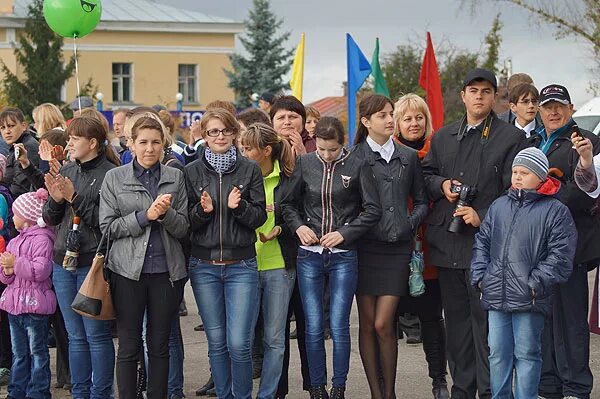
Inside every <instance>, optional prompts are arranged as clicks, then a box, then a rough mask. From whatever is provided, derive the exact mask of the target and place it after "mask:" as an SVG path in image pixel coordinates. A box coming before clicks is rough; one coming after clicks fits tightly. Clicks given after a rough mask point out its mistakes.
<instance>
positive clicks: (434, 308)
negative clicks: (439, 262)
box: [398, 279, 448, 387]
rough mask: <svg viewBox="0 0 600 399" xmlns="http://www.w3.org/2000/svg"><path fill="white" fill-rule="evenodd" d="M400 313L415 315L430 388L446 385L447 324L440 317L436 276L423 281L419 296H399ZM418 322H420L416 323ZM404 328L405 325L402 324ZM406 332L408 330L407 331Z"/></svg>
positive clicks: (440, 298)
mask: <svg viewBox="0 0 600 399" xmlns="http://www.w3.org/2000/svg"><path fill="white" fill-rule="evenodd" d="M398 312H399V313H400V314H403V313H408V314H415V315H416V316H417V323H419V322H420V329H419V331H417V333H418V334H420V335H421V339H422V340H423V352H425V359H426V360H427V367H428V370H429V377H430V378H431V380H432V385H433V387H442V386H446V375H447V371H446V369H447V367H448V362H447V361H446V326H445V324H444V319H443V318H442V297H441V292H440V283H439V281H438V280H437V279H435V280H425V293H424V294H423V295H421V296H419V297H401V298H400V301H399V303H398ZM417 325H419V324H417ZM401 328H402V330H403V331H406V330H405V329H404V326H402V327H401ZM406 333H407V334H408V332H406Z"/></svg>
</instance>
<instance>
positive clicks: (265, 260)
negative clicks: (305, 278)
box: [256, 160, 285, 271]
mask: <svg viewBox="0 0 600 399" xmlns="http://www.w3.org/2000/svg"><path fill="white" fill-rule="evenodd" d="M280 173H281V169H280V168H279V161H278V160H276V161H275V162H274V163H273V171H272V172H271V173H270V174H269V175H268V176H265V177H264V185H265V199H266V200H267V201H266V202H267V209H269V208H270V209H271V210H267V221H266V222H265V224H263V225H262V226H260V227H259V228H258V229H256V260H257V262H258V271H265V270H273V269H283V268H284V267H285V261H284V260H283V255H282V254H281V247H280V246H279V241H278V240H277V238H274V239H273V240H271V241H267V242H265V243H263V242H261V241H260V235H259V233H263V234H264V235H268V234H269V233H270V232H271V230H273V228H274V227H275V211H274V210H272V209H273V206H274V204H275V187H277V185H278V184H279V174H280Z"/></svg>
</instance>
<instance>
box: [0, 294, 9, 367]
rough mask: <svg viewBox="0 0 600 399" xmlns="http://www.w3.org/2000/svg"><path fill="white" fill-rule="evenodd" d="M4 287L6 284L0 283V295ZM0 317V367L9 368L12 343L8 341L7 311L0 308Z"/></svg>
mask: <svg viewBox="0 0 600 399" xmlns="http://www.w3.org/2000/svg"><path fill="white" fill-rule="evenodd" d="M5 288H6V285H4V284H0V295H2V293H3V292H4V289H5ZM0 318H1V320H0V368H3V369H9V370H10V368H11V367H12V344H11V342H10V325H9V323H8V313H6V312H5V311H4V310H0Z"/></svg>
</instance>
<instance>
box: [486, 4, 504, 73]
mask: <svg viewBox="0 0 600 399" xmlns="http://www.w3.org/2000/svg"><path fill="white" fill-rule="evenodd" d="M501 30H502V21H500V14H498V15H496V18H494V22H492V28H491V29H490V31H489V32H488V34H487V35H485V39H484V41H485V44H486V45H487V51H486V55H485V60H484V61H483V64H482V65H481V66H482V68H485V69H487V70H489V71H492V72H493V73H494V74H498V59H499V53H500V45H501V44H502V36H500V31H501Z"/></svg>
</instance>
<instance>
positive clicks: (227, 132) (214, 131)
mask: <svg viewBox="0 0 600 399" xmlns="http://www.w3.org/2000/svg"><path fill="white" fill-rule="evenodd" d="M221 133H223V136H233V135H234V134H235V130H234V129H232V128H230V127H226V128H225V129H210V130H207V131H206V134H207V135H209V136H210V137H219V135H220V134H221Z"/></svg>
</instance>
